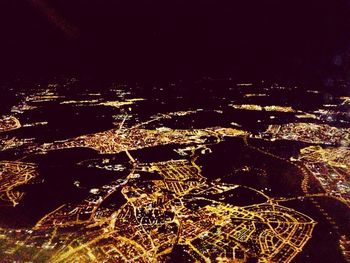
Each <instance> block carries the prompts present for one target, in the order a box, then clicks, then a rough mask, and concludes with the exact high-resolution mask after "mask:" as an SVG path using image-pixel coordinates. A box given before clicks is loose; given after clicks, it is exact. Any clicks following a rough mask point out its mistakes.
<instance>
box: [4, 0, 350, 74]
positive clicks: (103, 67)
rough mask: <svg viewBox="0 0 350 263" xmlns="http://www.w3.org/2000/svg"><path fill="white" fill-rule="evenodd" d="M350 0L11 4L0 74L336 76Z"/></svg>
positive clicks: (342, 63) (345, 51) (344, 65)
mask: <svg viewBox="0 0 350 263" xmlns="http://www.w3.org/2000/svg"><path fill="white" fill-rule="evenodd" d="M349 3H350V2H349V1H345V0H322V1H316V0H309V1H305V0H297V1H291V0H288V1H276V0H269V1H268V0H260V1H255V0H250V1H227V0H222V1H214V0H206V1H179V0H178V1H167V2H166V3H165V2H164V1H155V0H153V1H151V0H150V1H146V0H141V1H103V2H101V1H81V0H77V1H69V2H68V1H53V0H27V1H17V0H4V1H2V2H1V10H2V11H3V15H2V19H1V20H2V22H1V24H2V25H1V31H0V34H1V39H2V41H1V44H0V50H1V53H2V56H1V62H0V63H1V77H2V78H15V77H22V76H25V77H42V76H45V77H46V76H57V75H60V74H67V75H77V76H99V77H100V76H102V77H104V76H108V77H112V78H115V79H131V80H136V79H147V80H161V79H167V78H172V79H177V78H186V77H188V78H199V77H203V76H214V77H227V76H233V77H236V78H238V79H252V80H254V79H277V80H304V79H327V78H337V77H340V76H341V75H342V74H343V75H345V71H347V70H348V61H349V59H348V58H349V48H348V47H349V41H348V38H349V33H350V30H349V29H350V27H349V25H350V23H349V18H350V12H349V11H350V4H349Z"/></svg>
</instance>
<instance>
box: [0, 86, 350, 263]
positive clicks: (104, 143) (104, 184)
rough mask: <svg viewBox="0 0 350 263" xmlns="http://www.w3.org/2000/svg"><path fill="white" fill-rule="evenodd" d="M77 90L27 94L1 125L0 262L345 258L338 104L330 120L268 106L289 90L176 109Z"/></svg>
mask: <svg viewBox="0 0 350 263" xmlns="http://www.w3.org/2000/svg"><path fill="white" fill-rule="evenodd" d="M76 83H79V80H77V79H65V80H64V82H63V84H62V83H57V84H56V83H50V84H47V85H46V86H45V88H42V89H33V90H30V91H26V92H23V93H22V95H21V99H20V100H19V101H18V103H17V104H15V105H9V108H8V111H7V112H6V114H5V115H4V116H3V117H2V118H1V119H0V150H1V161H0V182H1V184H0V214H1V215H2V216H4V217H3V219H2V220H1V221H0V223H1V224H0V258H1V260H2V261H1V260H0V261H1V262H322V261H320V257H326V256H327V255H325V254H324V253H327V254H329V253H330V252H332V253H334V254H333V255H335V257H336V259H337V260H338V261H335V262H347V260H349V258H350V256H349V246H350V245H349V225H348V222H347V219H348V217H347V215H348V214H349V211H350V210H349V205H350V184H349V181H350V178H349V177H350V150H349V141H350V129H349V128H348V127H346V125H345V126H344V125H336V123H337V119H336V118H335V117H334V113H335V112H337V114H338V115H339V114H340V113H341V112H342V109H341V107H342V105H343V104H344V103H347V99H346V98H345V99H344V97H341V98H339V101H341V103H339V105H336V106H335V107H333V110H332V112H330V111H329V110H328V111H326V110H325V107H324V106H323V104H321V105H315V107H314V108H313V109H310V110H305V109H301V108H298V107H297V106H296V105H294V104H293V105H292V104H288V102H283V103H280V105H278V104H277V103H276V101H274V104H272V103H269V102H270V101H269V97H271V96H273V95H274V93H276V92H278V93H280V92H283V93H285V94H286V95H285V96H286V97H288V94H289V92H292V91H294V92H295V90H296V89H297V87H284V86H278V85H276V84H274V85H271V86H268V85H267V84H261V83H260V84H257V83H249V84H245V83H242V84H237V83H231V84H232V85H234V86H235V93H233V94H231V96H230V97H225V96H222V97H218V98H214V99H212V98H211V100H213V101H202V102H198V103H194V102H193V101H192V100H189V101H187V102H185V101H184V100H185V96H178V97H177V98H176V99H175V103H174V102H169V101H167V99H168V100H169V99H173V98H172V97H170V95H169V96H165V99H164V97H162V96H161V94H162V92H164V91H162V89H157V88H154V94H152V96H147V95H144V94H143V93H142V92H143V90H142V89H141V88H140V87H138V86H136V87H128V88H126V87H127V86H125V85H112V86H111V87H110V89H109V90H108V93H107V94H102V93H96V92H94V91H90V90H84V92H81V93H77V92H75V93H71V89H73V88H72V85H73V84H74V85H75V84H76ZM174 85H175V84H174ZM201 92H203V93H204V92H206V91H205V90H202V91H201ZM303 92H304V91H303ZM306 93H307V94H311V95H309V96H318V95H319V93H318V92H306ZM72 94H73V95H72ZM74 94H75V95H74ZM76 94H79V96H76ZM262 94H263V95H262ZM157 96H158V97H157ZM155 98H156V99H155ZM261 99H263V100H264V103H263V104H261V105H260V104H258V101H260V100H261ZM255 100H257V101H255ZM163 102H164V103H163ZM223 102H225V103H226V104H223ZM167 103H168V105H169V106H167ZM162 105H165V106H162ZM338 107H339V108H338ZM50 114H51V116H50ZM325 114H326V115H327V114H328V115H330V116H332V118H331V119H330V118H328V119H327V118H323V117H321V116H324V115H325ZM340 115H341V114H340ZM301 116H302V117H301ZM81 119H82V120H83V121H81V122H80V120H81ZM301 120H302V121H301ZM339 120H342V122H340V121H339V123H340V124H343V123H344V121H347V122H349V119H346V118H345V119H344V118H342V117H339ZM74 122H76V123H74ZM339 123H338V124H339ZM99 125H100V126H99ZM254 125H255V126H254ZM41 136H42V137H41ZM5 215H6V216H5ZM320 237H324V238H320ZM320 247H321V248H323V249H325V248H327V249H328V250H327V249H326V250H325V252H324V253H323V254H322V252H320V253H319V248H320Z"/></svg>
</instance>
